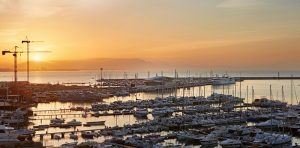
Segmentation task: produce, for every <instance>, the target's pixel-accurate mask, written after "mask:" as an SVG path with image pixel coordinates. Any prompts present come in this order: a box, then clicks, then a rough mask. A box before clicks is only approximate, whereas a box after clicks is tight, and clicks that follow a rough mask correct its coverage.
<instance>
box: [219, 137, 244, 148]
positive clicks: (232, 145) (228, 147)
mask: <svg viewBox="0 0 300 148" xmlns="http://www.w3.org/2000/svg"><path fill="white" fill-rule="evenodd" d="M220 145H221V146H222V147H223V148H238V147H241V146H242V142H241V141H240V140H235V139H227V140H224V141H221V142H220Z"/></svg>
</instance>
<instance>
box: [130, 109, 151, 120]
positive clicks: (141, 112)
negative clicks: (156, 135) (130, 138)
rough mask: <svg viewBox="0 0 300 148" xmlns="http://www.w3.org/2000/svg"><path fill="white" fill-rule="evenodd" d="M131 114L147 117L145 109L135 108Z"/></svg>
mask: <svg viewBox="0 0 300 148" xmlns="http://www.w3.org/2000/svg"><path fill="white" fill-rule="evenodd" d="M133 115H134V116H135V117H137V118H147V115H148V110H147V109H137V110H136V111H135V112H134V114H133Z"/></svg>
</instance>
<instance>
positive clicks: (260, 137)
mask: <svg viewBox="0 0 300 148" xmlns="http://www.w3.org/2000/svg"><path fill="white" fill-rule="evenodd" d="M291 141H292V137H291V136H288V135H282V134H275V133H263V132H261V133H257V134H256V136H255V140H254V143H256V144H261V143H264V144H267V145H268V146H274V145H283V144H287V143H291Z"/></svg>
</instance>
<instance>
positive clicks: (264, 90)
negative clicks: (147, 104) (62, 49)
mask: <svg viewBox="0 0 300 148" xmlns="http://www.w3.org/2000/svg"><path fill="white" fill-rule="evenodd" d="M135 73H136V72H127V78H134V74H135ZM157 74H158V75H160V74H161V72H157ZM229 74H230V75H231V76H240V75H242V76H277V75H278V73H277V72H248V73H245V72H244V73H239V72H235V73H234V72H232V73H229ZM99 75H100V72H99V71H52V72H31V79H30V80H31V82H33V83H68V82H77V83H94V82H95V79H97V78H99ZM138 75H139V77H140V78H147V77H148V72H147V71H146V72H139V74H138ZM155 75H156V73H155V72H152V73H151V72H150V76H155ZM200 75H201V76H208V72H202V73H192V72H191V74H190V76H191V77H192V76H195V77H199V76H200ZM280 75H281V76H290V75H294V76H300V73H297V72H294V73H293V72H281V73H280ZM164 76H174V72H171V71H170V72H164ZM179 76H182V77H183V76H188V74H187V72H180V73H179ZM103 77H104V78H124V71H106V72H104V73H103ZM0 80H1V81H12V80H13V73H11V72H2V73H0ZM19 80H26V73H24V72H21V73H20V74H19ZM291 82H292V81H291V80H259V81H258V80H255V81H252V80H251V81H243V82H241V83H237V84H236V85H230V86H225V87H222V86H221V87H212V86H210V85H209V86H206V87H205V90H206V91H205V95H206V96H208V95H210V94H211V93H213V92H217V93H225V94H232V95H236V96H241V97H243V98H246V99H245V101H246V102H252V101H253V98H252V87H253V90H254V94H253V95H254V99H256V98H261V97H264V96H265V97H269V96H270V95H271V96H272V97H273V99H278V100H282V101H286V102H288V103H289V104H290V103H291V102H293V104H296V103H298V94H300V89H299V86H300V81H299V80H294V81H293V83H294V85H293V87H294V91H293V92H291ZM247 86H248V93H247ZM270 86H271V88H272V89H271V90H270ZM282 87H283V91H282ZM203 90H204V88H203V87H194V88H190V89H178V90H177V91H176V92H175V91H169V92H167V91H166V92H165V93H164V94H163V95H162V94H161V93H158V92H154V93H135V94H131V95H130V96H127V97H111V98H108V99H105V100H104V101H105V102H108V103H109V102H114V101H118V100H122V101H128V100H135V99H136V98H138V99H154V98H155V97H158V96H159V97H162V96H164V97H166V96H169V95H173V96H174V95H175V93H177V96H183V93H184V96H199V95H204V92H203ZM235 90H236V91H235ZM282 92H283V93H282ZM292 93H293V96H294V97H293V99H291V94H292ZM247 94H248V95H247ZM283 94H284V95H283ZM247 96H248V97H247ZM282 96H284V97H282ZM77 106H80V107H91V104H90V103H70V102H69V103H62V102H51V103H40V104H38V106H37V107H34V108H32V109H33V110H58V109H64V108H70V107H77ZM72 113H74V114H81V113H82V112H72ZM37 114H50V115H55V114H58V113H55V112H53V113H51V112H48V113H44V112H41V113H37ZM62 118H64V119H65V120H66V122H68V121H71V120H72V119H76V120H79V121H81V122H82V123H85V122H88V121H100V120H105V121H106V123H105V126H108V127H110V126H116V125H118V126H124V125H125V124H133V123H136V122H143V120H137V119H136V118H134V117H133V116H132V115H119V116H105V117H99V118H96V117H90V116H89V117H88V118H82V117H81V115H79V116H78V115H77V116H75V115H74V116H63V117H62ZM148 118H149V119H152V115H148ZM31 122H32V123H33V125H41V124H49V123H50V120H49V119H44V120H32V121H31ZM33 125H31V126H29V128H32V126H33ZM105 126H95V127H84V126H81V127H76V129H59V128H49V129H47V130H46V131H47V132H58V131H74V130H77V129H78V130H84V129H91V128H93V129H102V128H105ZM46 131H39V132H37V133H45V132H46ZM79 137H80V136H79ZM35 140H37V141H38V140H39V137H36V138H35ZM104 140H105V137H99V138H96V139H94V141H98V142H102V141H104ZM71 141H72V140H70V139H69V135H68V134H66V136H65V138H64V139H61V140H53V139H51V138H50V136H46V137H44V140H43V144H44V146H60V145H61V144H64V143H65V142H71ZM83 141H86V140H84V139H82V138H80V139H79V140H78V142H79V143H80V142H83ZM295 141H297V142H298V141H299V140H295ZM173 143H174V142H173Z"/></svg>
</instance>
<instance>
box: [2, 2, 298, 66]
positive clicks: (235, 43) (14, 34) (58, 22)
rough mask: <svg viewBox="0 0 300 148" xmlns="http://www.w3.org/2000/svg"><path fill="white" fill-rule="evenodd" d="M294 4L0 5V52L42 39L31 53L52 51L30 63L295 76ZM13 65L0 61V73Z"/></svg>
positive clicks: (22, 58) (5, 58)
mask: <svg viewBox="0 0 300 148" xmlns="http://www.w3.org/2000/svg"><path fill="white" fill-rule="evenodd" d="M299 6H300V1H293V0H287V1H282V0H190V1H185V0H0V49H1V50H4V49H11V50H12V49H13V47H14V46H15V45H18V46H19V47H20V50H23V51H25V49H26V46H25V45H24V44H23V45H22V44H21V40H23V39H25V36H26V35H27V36H28V37H29V39H31V40H41V41H44V42H42V43H36V44H32V46H31V49H32V50H49V51H52V52H51V53H32V54H31V57H32V58H31V60H33V61H35V62H55V61H56V62H61V63H63V61H78V60H88V59H98V58H99V59H103V58H104V59H141V60H143V61H145V62H148V63H151V64H153V65H155V66H153V67H160V66H161V65H164V66H162V67H161V68H165V67H169V68H176V67H178V68H195V69H201V68H206V69H212V68H216V69H218V68H220V69H229V68H230V69H248V68H252V69H256V68H257V69H270V70H272V69H280V70H281V69H282V70H286V69H287V70H297V67H299V66H300V58H299V57H298V55H300V42H299V41H300V28H299V26H300V9H299ZM25 59H26V54H22V55H21V56H20V58H19V63H20V64H21V63H24V62H25ZM12 62H13V57H12V56H1V58H0V63H3V64H2V65H1V66H0V68H12V67H11V64H12ZM112 62H113V60H112ZM5 63H7V64H5ZM115 64H119V63H115ZM131 64H133V65H134V63H131ZM8 65H9V66H8ZM93 65H94V67H100V66H102V65H101V63H99V64H97V63H95V62H93ZM56 66H57V65H56ZM90 68H91V69H92V68H93V67H90Z"/></svg>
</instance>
